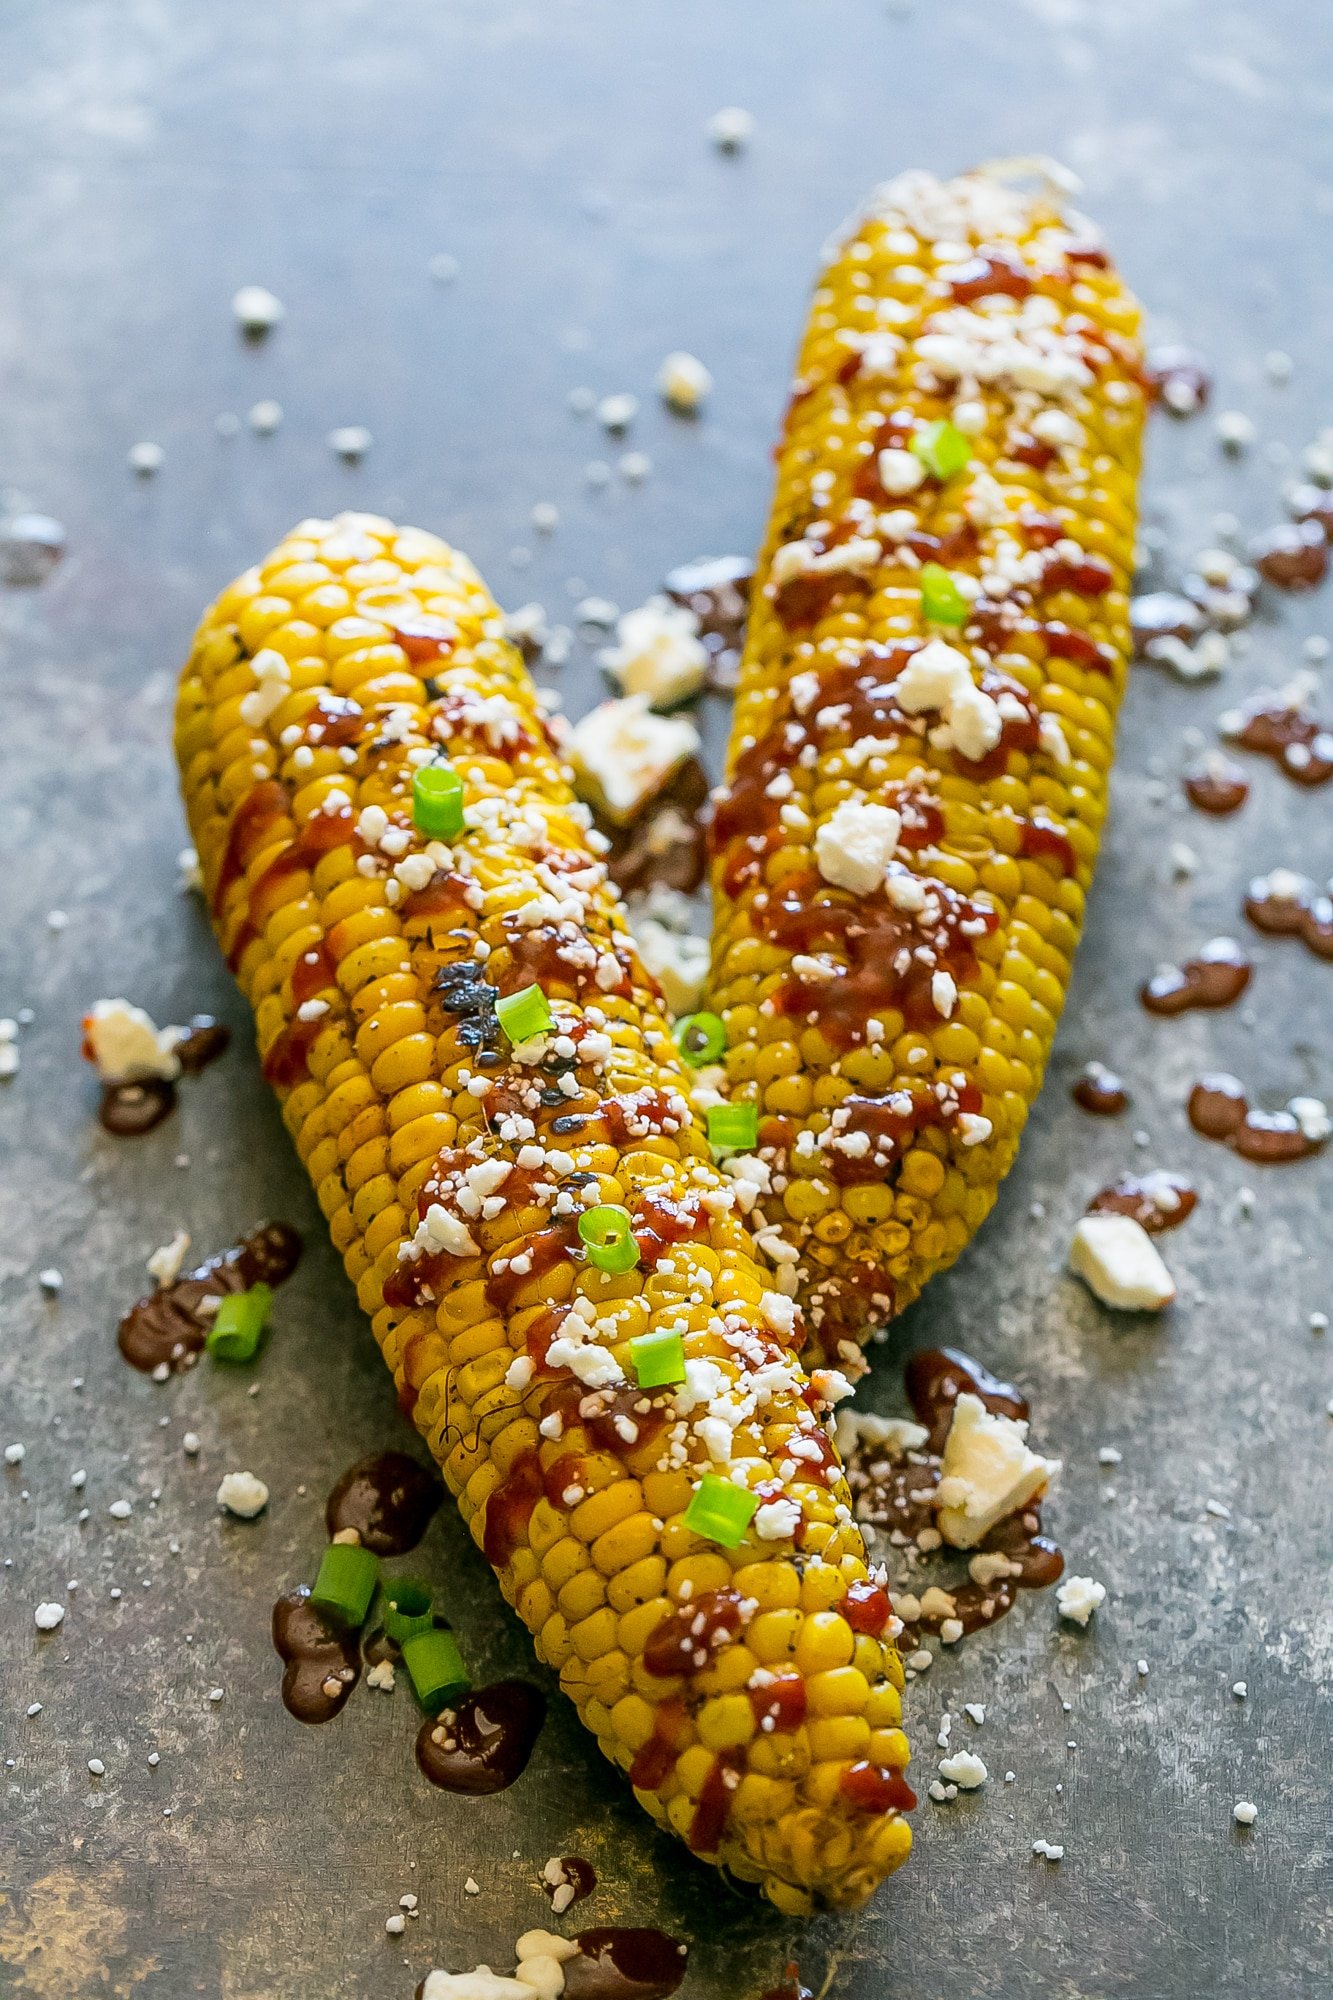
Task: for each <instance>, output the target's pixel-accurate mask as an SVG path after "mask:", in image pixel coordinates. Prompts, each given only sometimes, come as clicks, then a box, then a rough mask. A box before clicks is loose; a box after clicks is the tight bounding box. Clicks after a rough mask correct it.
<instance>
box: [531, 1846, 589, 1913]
mask: <svg viewBox="0 0 1333 2000" xmlns="http://www.w3.org/2000/svg"><path fill="white" fill-rule="evenodd" d="M560 1874H561V1877H562V1880H561V1881H559V1882H547V1881H545V1880H543V1882H542V1887H543V1889H545V1891H546V1893H547V1895H548V1896H549V1897H550V1898H551V1899H552V1901H554V1900H555V1895H556V1891H557V1890H558V1889H562V1888H563V1889H572V1890H573V1892H574V1893H573V1895H572V1896H569V1897H566V1898H565V1899H564V1907H565V1909H567V1910H568V1909H572V1908H573V1906H574V1904H575V1903H582V1902H584V1901H585V1900H586V1899H587V1898H588V1897H589V1896H591V1894H592V1892H593V1890H594V1889H595V1888H596V1887H597V1870H596V1869H595V1868H594V1867H593V1865H592V1863H591V1861H585V1860H584V1858H583V1856H582V1855H581V1854H562V1855H561V1857H560Z"/></svg>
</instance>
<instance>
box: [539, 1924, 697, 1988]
mask: <svg viewBox="0 0 1333 2000" xmlns="http://www.w3.org/2000/svg"><path fill="white" fill-rule="evenodd" d="M574 1942H575V1943H576V1944H577V1945H578V1948H579V1949H578V1956H577V1957H576V1958H567V1959H566V1960H565V1961H564V1964H563V1967H562V1968H561V1969H562V1970H563V1972H564V1975H565V2000H667V1996H668V1994H671V1993H674V1992H675V1991H676V1988H677V1987H678V1986H679V1985H680V1982H681V1980H682V1979H683V1978H684V1977H685V1969H686V1967H687V1965H688V1964H689V1954H688V1952H687V1951H686V1948H685V1946H684V1945H683V1944H678V1943H677V1942H676V1940H675V1938H672V1937H668V1936H667V1935H666V1933H665V1931H654V1930H619V1929H615V1928H607V1929H604V1930H591V1931H580V1932H579V1934H578V1936H577V1937H576V1938H575V1940H574Z"/></svg>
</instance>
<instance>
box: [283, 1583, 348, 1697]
mask: <svg viewBox="0 0 1333 2000" xmlns="http://www.w3.org/2000/svg"><path fill="white" fill-rule="evenodd" d="M273 1644H274V1646H275V1647H276V1648H277V1651H278V1653H279V1654H280V1656H281V1657H282V1659H284V1660H285V1661H286V1663H287V1664H286V1666H285V1667H284V1669H283V1675H282V1700H283V1706H284V1707H285V1708H286V1710H287V1712H288V1714H289V1715H294V1716H295V1717H296V1720H297V1721H298V1722H312V1723H313V1722H331V1721H332V1720H333V1717H334V1716H335V1715H337V1714H338V1712H339V1710H340V1709H342V1708H343V1707H345V1705H346V1702H347V1698H348V1696H349V1695H350V1694H351V1692H352V1689H353V1688H354V1687H355V1686H356V1684H357V1682H358V1680H359V1679H360V1678H361V1647H360V1642H359V1639H358V1636H357V1634H356V1633H355V1632H342V1631H340V1630H339V1629H338V1627H337V1626H335V1625H334V1624H333V1623H332V1622H331V1621H330V1620H329V1619H327V1618H326V1617H325V1616H324V1614H323V1612H322V1611H318V1610H316V1608H315V1606H314V1605H313V1604H312V1603H311V1602H310V1591H309V1589H308V1587H307V1586H306V1585H305V1584H302V1585H300V1587H299V1588H298V1589H296V1590H290V1591H288V1592H287V1595H286V1596H285V1597H280V1598H279V1599H278V1601H277V1603H276V1604H275V1605H274V1607H273Z"/></svg>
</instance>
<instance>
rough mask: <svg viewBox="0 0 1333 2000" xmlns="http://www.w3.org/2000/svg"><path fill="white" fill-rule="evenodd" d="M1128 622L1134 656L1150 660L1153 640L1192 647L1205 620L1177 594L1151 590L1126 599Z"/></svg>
mask: <svg viewBox="0 0 1333 2000" xmlns="http://www.w3.org/2000/svg"><path fill="white" fill-rule="evenodd" d="M1129 623H1130V630H1131V632H1132V633H1133V637H1134V651H1135V653H1136V654H1139V655H1140V656H1146V657H1147V658H1148V659H1151V658H1152V657H1153V650H1152V649H1153V645H1154V642H1155V641H1156V640H1158V639H1181V640H1183V641H1184V642H1185V644H1186V645H1192V644H1193V642H1194V641H1195V640H1196V639H1198V638H1200V637H1201V636H1202V633H1203V629H1204V625H1205V623H1206V620H1205V618H1204V615H1203V612H1202V611H1201V609H1200V608H1199V606H1198V605H1197V604H1195V603H1193V602H1192V601H1191V600H1190V599H1189V598H1188V597H1183V596H1182V595H1181V594H1180V592H1179V591H1175V590H1150V591H1148V592H1146V593H1145V595H1144V596H1142V597H1131V599H1130V600H1129Z"/></svg>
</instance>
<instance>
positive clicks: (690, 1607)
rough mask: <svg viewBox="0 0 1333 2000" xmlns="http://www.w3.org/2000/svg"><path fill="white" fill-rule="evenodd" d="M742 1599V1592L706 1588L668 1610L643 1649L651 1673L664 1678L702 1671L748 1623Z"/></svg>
mask: <svg viewBox="0 0 1333 2000" xmlns="http://www.w3.org/2000/svg"><path fill="white" fill-rule="evenodd" d="M742 1601H743V1600H742V1598H741V1595H740V1593H739V1591H735V1590H705V1591H701V1592H700V1593H699V1595H698V1596H697V1597H691V1598H687V1599H686V1600H685V1602H684V1603H683V1604H678V1605H677V1606H676V1607H675V1609H674V1610H673V1611H668V1612H667V1614H666V1616H665V1618H663V1619H662V1620H661V1622H660V1623H659V1624H658V1625H656V1626H654V1628H653V1630H652V1632H651V1633H650V1634H649V1636H648V1643H647V1645H646V1646H645V1647H644V1649H643V1664H644V1666H645V1667H646V1669H647V1670H648V1672H649V1673H650V1674H657V1675H659V1676H660V1677H661V1678H663V1679H666V1678H669V1677H671V1676H674V1675H677V1674H684V1675H687V1676H688V1675H690V1674H701V1673H702V1672H703V1671H704V1669H705V1668H706V1667H709V1666H711V1665H712V1663H713V1658H714V1656H715V1654H716V1653H717V1652H719V1651H720V1649H721V1648H722V1647H724V1646H729V1645H730V1644H731V1642H732V1640H733V1639H734V1638H735V1637H736V1636H737V1634H738V1633H739V1631H740V1629H741V1627H742V1626H743V1624H744V1623H745V1616H744V1612H743V1611H742V1609H741V1606H742Z"/></svg>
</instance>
